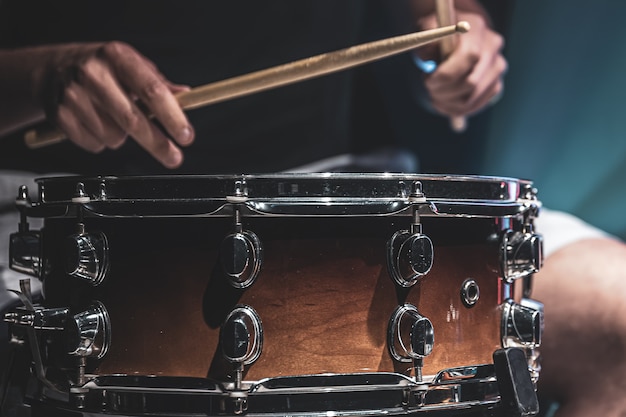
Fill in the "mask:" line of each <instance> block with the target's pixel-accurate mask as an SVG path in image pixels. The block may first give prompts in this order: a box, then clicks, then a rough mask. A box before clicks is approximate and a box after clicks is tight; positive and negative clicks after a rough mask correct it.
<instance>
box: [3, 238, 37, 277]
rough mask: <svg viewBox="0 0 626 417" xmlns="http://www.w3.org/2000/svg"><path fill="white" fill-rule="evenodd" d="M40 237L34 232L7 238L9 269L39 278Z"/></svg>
mask: <svg viewBox="0 0 626 417" xmlns="http://www.w3.org/2000/svg"><path fill="white" fill-rule="evenodd" d="M41 253H42V252H41V236H40V234H39V232H36V231H24V232H17V233H12V234H11V235H10V236H9V267H10V268H11V269H13V270H14V271H17V272H21V273H23V274H28V275H31V276H34V277H37V278H40V277H41V275H42V271H43V258H42V255H41Z"/></svg>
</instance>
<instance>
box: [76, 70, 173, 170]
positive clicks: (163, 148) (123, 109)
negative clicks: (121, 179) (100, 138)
mask: <svg viewBox="0 0 626 417" xmlns="http://www.w3.org/2000/svg"><path fill="white" fill-rule="evenodd" d="M79 75H80V76H79V79H80V83H81V84H82V85H83V87H84V88H86V89H87V90H89V92H90V94H91V95H92V96H93V98H94V101H95V102H96V103H97V106H99V107H100V108H101V109H106V111H107V112H108V114H109V116H110V118H111V120H113V121H114V122H115V123H116V124H117V125H118V126H119V128H120V129H121V130H122V131H123V132H125V133H127V134H128V135H130V136H132V137H133V138H134V139H135V141H137V142H138V143H139V144H140V145H141V146H142V147H143V148H144V149H145V150H146V151H148V152H149V153H150V154H151V155H152V156H154V157H155V158H156V159H157V160H158V161H159V162H161V163H162V164H163V165H164V166H166V167H168V168H176V167H178V166H179V165H180V164H181V163H182V153H181V152H180V150H179V149H178V148H177V147H176V146H175V145H174V144H173V143H172V142H171V141H170V140H169V139H168V138H167V137H166V136H165V135H164V134H163V133H162V132H161V131H160V130H159V129H158V128H156V127H155V125H154V124H153V123H152V122H150V120H148V118H147V116H146V115H145V114H144V113H143V112H142V111H141V110H140V109H139V108H138V106H137V105H136V104H135V102H134V101H133V100H132V99H131V97H129V95H128V94H127V93H126V91H124V90H123V89H122V86H121V85H120V84H119V82H118V80H117V79H116V78H115V77H114V74H112V73H111V71H110V69H109V67H108V65H107V64H106V62H104V61H101V60H91V61H89V62H87V63H86V64H85V65H83V66H82V67H81V72H80V74H79Z"/></svg>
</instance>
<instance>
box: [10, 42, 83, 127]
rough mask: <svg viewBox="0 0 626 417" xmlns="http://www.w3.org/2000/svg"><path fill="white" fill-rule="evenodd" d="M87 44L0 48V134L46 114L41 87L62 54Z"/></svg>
mask: <svg viewBox="0 0 626 417" xmlns="http://www.w3.org/2000/svg"><path fill="white" fill-rule="evenodd" d="M86 46H87V45H84V46H83V45H81V44H64V45H46V46H36V47H28V48H17V49H0V92H1V93H0V137H2V136H4V135H6V134H8V133H11V132H14V131H16V130H19V129H22V128H25V127H27V126H29V125H32V124H35V123H37V122H40V121H42V120H43V119H44V118H45V109H44V97H43V96H44V94H45V93H47V92H45V91H44V90H45V89H46V88H49V86H47V85H46V83H47V82H49V80H50V74H52V72H53V71H56V70H60V69H61V68H60V67H61V66H62V57H64V56H67V54H68V53H69V54H72V53H75V52H76V51H81V50H82V49H83V48H84V47H86Z"/></svg>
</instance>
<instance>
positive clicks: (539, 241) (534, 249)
mask: <svg viewBox="0 0 626 417" xmlns="http://www.w3.org/2000/svg"><path fill="white" fill-rule="evenodd" d="M500 251H501V264H502V274H503V277H504V279H505V280H506V281H508V282H512V281H514V280H516V279H519V278H524V277H527V276H529V275H531V274H534V273H536V272H539V269H541V266H542V265H543V238H542V236H541V235H539V234H536V233H532V232H520V231H513V230H507V231H506V232H505V233H504V234H503V236H502V243H501V248H500Z"/></svg>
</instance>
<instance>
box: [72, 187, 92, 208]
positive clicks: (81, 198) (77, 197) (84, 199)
mask: <svg viewBox="0 0 626 417" xmlns="http://www.w3.org/2000/svg"><path fill="white" fill-rule="evenodd" d="M90 201H91V198H89V196H88V195H87V193H86V192H85V184H84V183H82V182H79V183H78V184H76V193H74V196H73V197H72V203H76V204H86V203H89V202H90Z"/></svg>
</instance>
